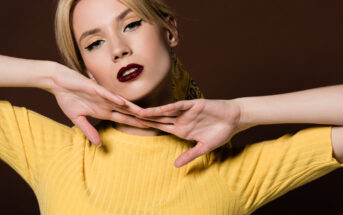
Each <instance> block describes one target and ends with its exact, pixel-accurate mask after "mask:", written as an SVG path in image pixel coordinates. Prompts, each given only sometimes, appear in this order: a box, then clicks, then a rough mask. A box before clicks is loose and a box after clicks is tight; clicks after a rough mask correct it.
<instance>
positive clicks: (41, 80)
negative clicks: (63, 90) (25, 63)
mask: <svg viewBox="0 0 343 215" xmlns="http://www.w3.org/2000/svg"><path fill="white" fill-rule="evenodd" d="M58 67H59V64H58V63H56V62H54V61H41V63H40V68H39V71H41V72H40V73H39V75H38V77H37V80H36V81H35V87H38V88H40V89H42V90H46V91H48V92H50V93H52V89H53V88H54V85H55V84H54V76H55V74H56V71H57V68H58Z"/></svg>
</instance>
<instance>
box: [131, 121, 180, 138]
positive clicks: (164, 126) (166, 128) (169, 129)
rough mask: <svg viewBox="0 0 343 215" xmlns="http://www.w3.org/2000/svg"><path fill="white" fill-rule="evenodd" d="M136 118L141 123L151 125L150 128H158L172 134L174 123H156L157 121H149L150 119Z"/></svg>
mask: <svg viewBox="0 0 343 215" xmlns="http://www.w3.org/2000/svg"><path fill="white" fill-rule="evenodd" d="M137 120H138V121H139V122H140V123H141V124H143V125H146V126H148V127H151V128H156V129H159V130H161V131H165V132H167V133H172V134H174V125H171V124H162V123H158V122H151V121H146V120H141V119H138V118H137Z"/></svg>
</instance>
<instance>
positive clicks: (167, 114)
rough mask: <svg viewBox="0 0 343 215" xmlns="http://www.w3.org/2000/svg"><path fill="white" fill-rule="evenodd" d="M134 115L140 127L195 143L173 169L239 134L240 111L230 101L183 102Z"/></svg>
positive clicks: (198, 100)
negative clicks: (170, 134) (157, 130)
mask: <svg viewBox="0 0 343 215" xmlns="http://www.w3.org/2000/svg"><path fill="white" fill-rule="evenodd" d="M138 114H139V116H137V117H138V118H140V119H141V120H139V121H140V122H141V123H142V124H144V125H147V126H149V127H153V128H156V129H159V130H162V131H165V132H168V133H172V134H174V135H176V136H178V137H180V138H183V139H187V140H195V141H197V145H196V146H194V147H193V148H192V149H190V150H188V151H186V152H184V153H182V154H181V155H180V156H179V157H178V158H177V159H176V161H175V163H174V165H175V167H181V166H183V165H185V164H187V163H188V162H190V161H192V160H193V159H195V158H197V157H199V156H201V155H203V154H206V153H208V152H210V151H212V150H214V149H216V148H218V147H220V146H222V145H224V144H225V143H227V142H228V141H229V140H230V139H231V137H232V136H233V135H234V134H236V133H238V132H239V131H241V130H243V126H242V125H241V123H240V117H241V109H240V106H239V105H238V104H236V103H235V102H233V100H208V99H195V100H184V101H179V102H176V103H172V104H168V105H164V106H160V107H153V108H147V109H142V110H140V111H139V112H138Z"/></svg>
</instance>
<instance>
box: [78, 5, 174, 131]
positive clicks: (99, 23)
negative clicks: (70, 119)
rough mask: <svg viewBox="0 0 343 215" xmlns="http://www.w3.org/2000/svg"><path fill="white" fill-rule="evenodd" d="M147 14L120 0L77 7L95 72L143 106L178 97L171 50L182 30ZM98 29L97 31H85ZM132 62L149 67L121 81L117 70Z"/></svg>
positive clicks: (82, 44)
mask: <svg viewBox="0 0 343 215" xmlns="http://www.w3.org/2000/svg"><path fill="white" fill-rule="evenodd" d="M121 15H123V16H121ZM141 20H142V19H141V18H140V17H139V16H137V15H136V14H135V13H134V12H133V11H131V10H130V9H129V8H128V7H127V6H125V5H124V4H122V3H121V2H120V1H114V0H101V1H99V0H82V1H80V2H79V3H78V4H77V5H76V7H75V10H74V13H73V23H72V24H73V29H74V35H75V38H76V41H77V43H78V47H79V50H80V53H81V55H82V58H83V61H84V63H85V66H86V68H87V73H88V75H89V76H90V78H92V79H93V80H95V81H96V82H97V83H98V84H99V85H101V86H103V87H104V88H106V89H107V90H109V91H110V92H113V93H115V94H117V95H120V96H122V97H123V98H125V99H127V100H129V101H132V102H134V103H136V104H138V105H139V106H141V107H152V106H158V105H163V104H167V103H170V102H172V101H173V92H172V87H171V72H170V71H171V56H170V51H171V48H173V47H175V46H176V45H177V44H178V38H177V31H175V32H169V31H167V30H163V29H162V28H161V27H159V26H157V25H155V24H152V23H149V22H147V21H145V20H142V21H141ZM140 21H141V23H140V24H138V23H139V22H140ZM93 29H97V32H96V33H94V32H93V33H92V34H88V35H87V36H82V35H84V34H85V32H88V31H90V30H93ZM87 47H88V48H87ZM130 63H137V64H141V65H143V66H144V71H143V73H142V74H141V75H140V76H139V77H138V78H136V79H134V80H131V81H128V82H120V81H119V80H118V79H117V73H118V72H119V70H120V68H122V67H125V66H127V65H128V64H130ZM116 127H117V129H118V130H121V131H123V132H125V133H130V134H136V135H157V134H159V133H161V132H160V131H159V130H157V129H153V128H150V129H143V128H137V127H132V126H128V125H124V124H117V125H116Z"/></svg>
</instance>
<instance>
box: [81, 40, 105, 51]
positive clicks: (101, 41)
mask: <svg viewBox="0 0 343 215" xmlns="http://www.w3.org/2000/svg"><path fill="white" fill-rule="evenodd" d="M103 42H104V41H103V40H97V41H95V42H93V43H91V44H90V45H89V46H87V47H86V48H85V49H87V50H88V51H92V50H93V49H94V48H97V47H99V46H100V45H101V44H102V43H103Z"/></svg>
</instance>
